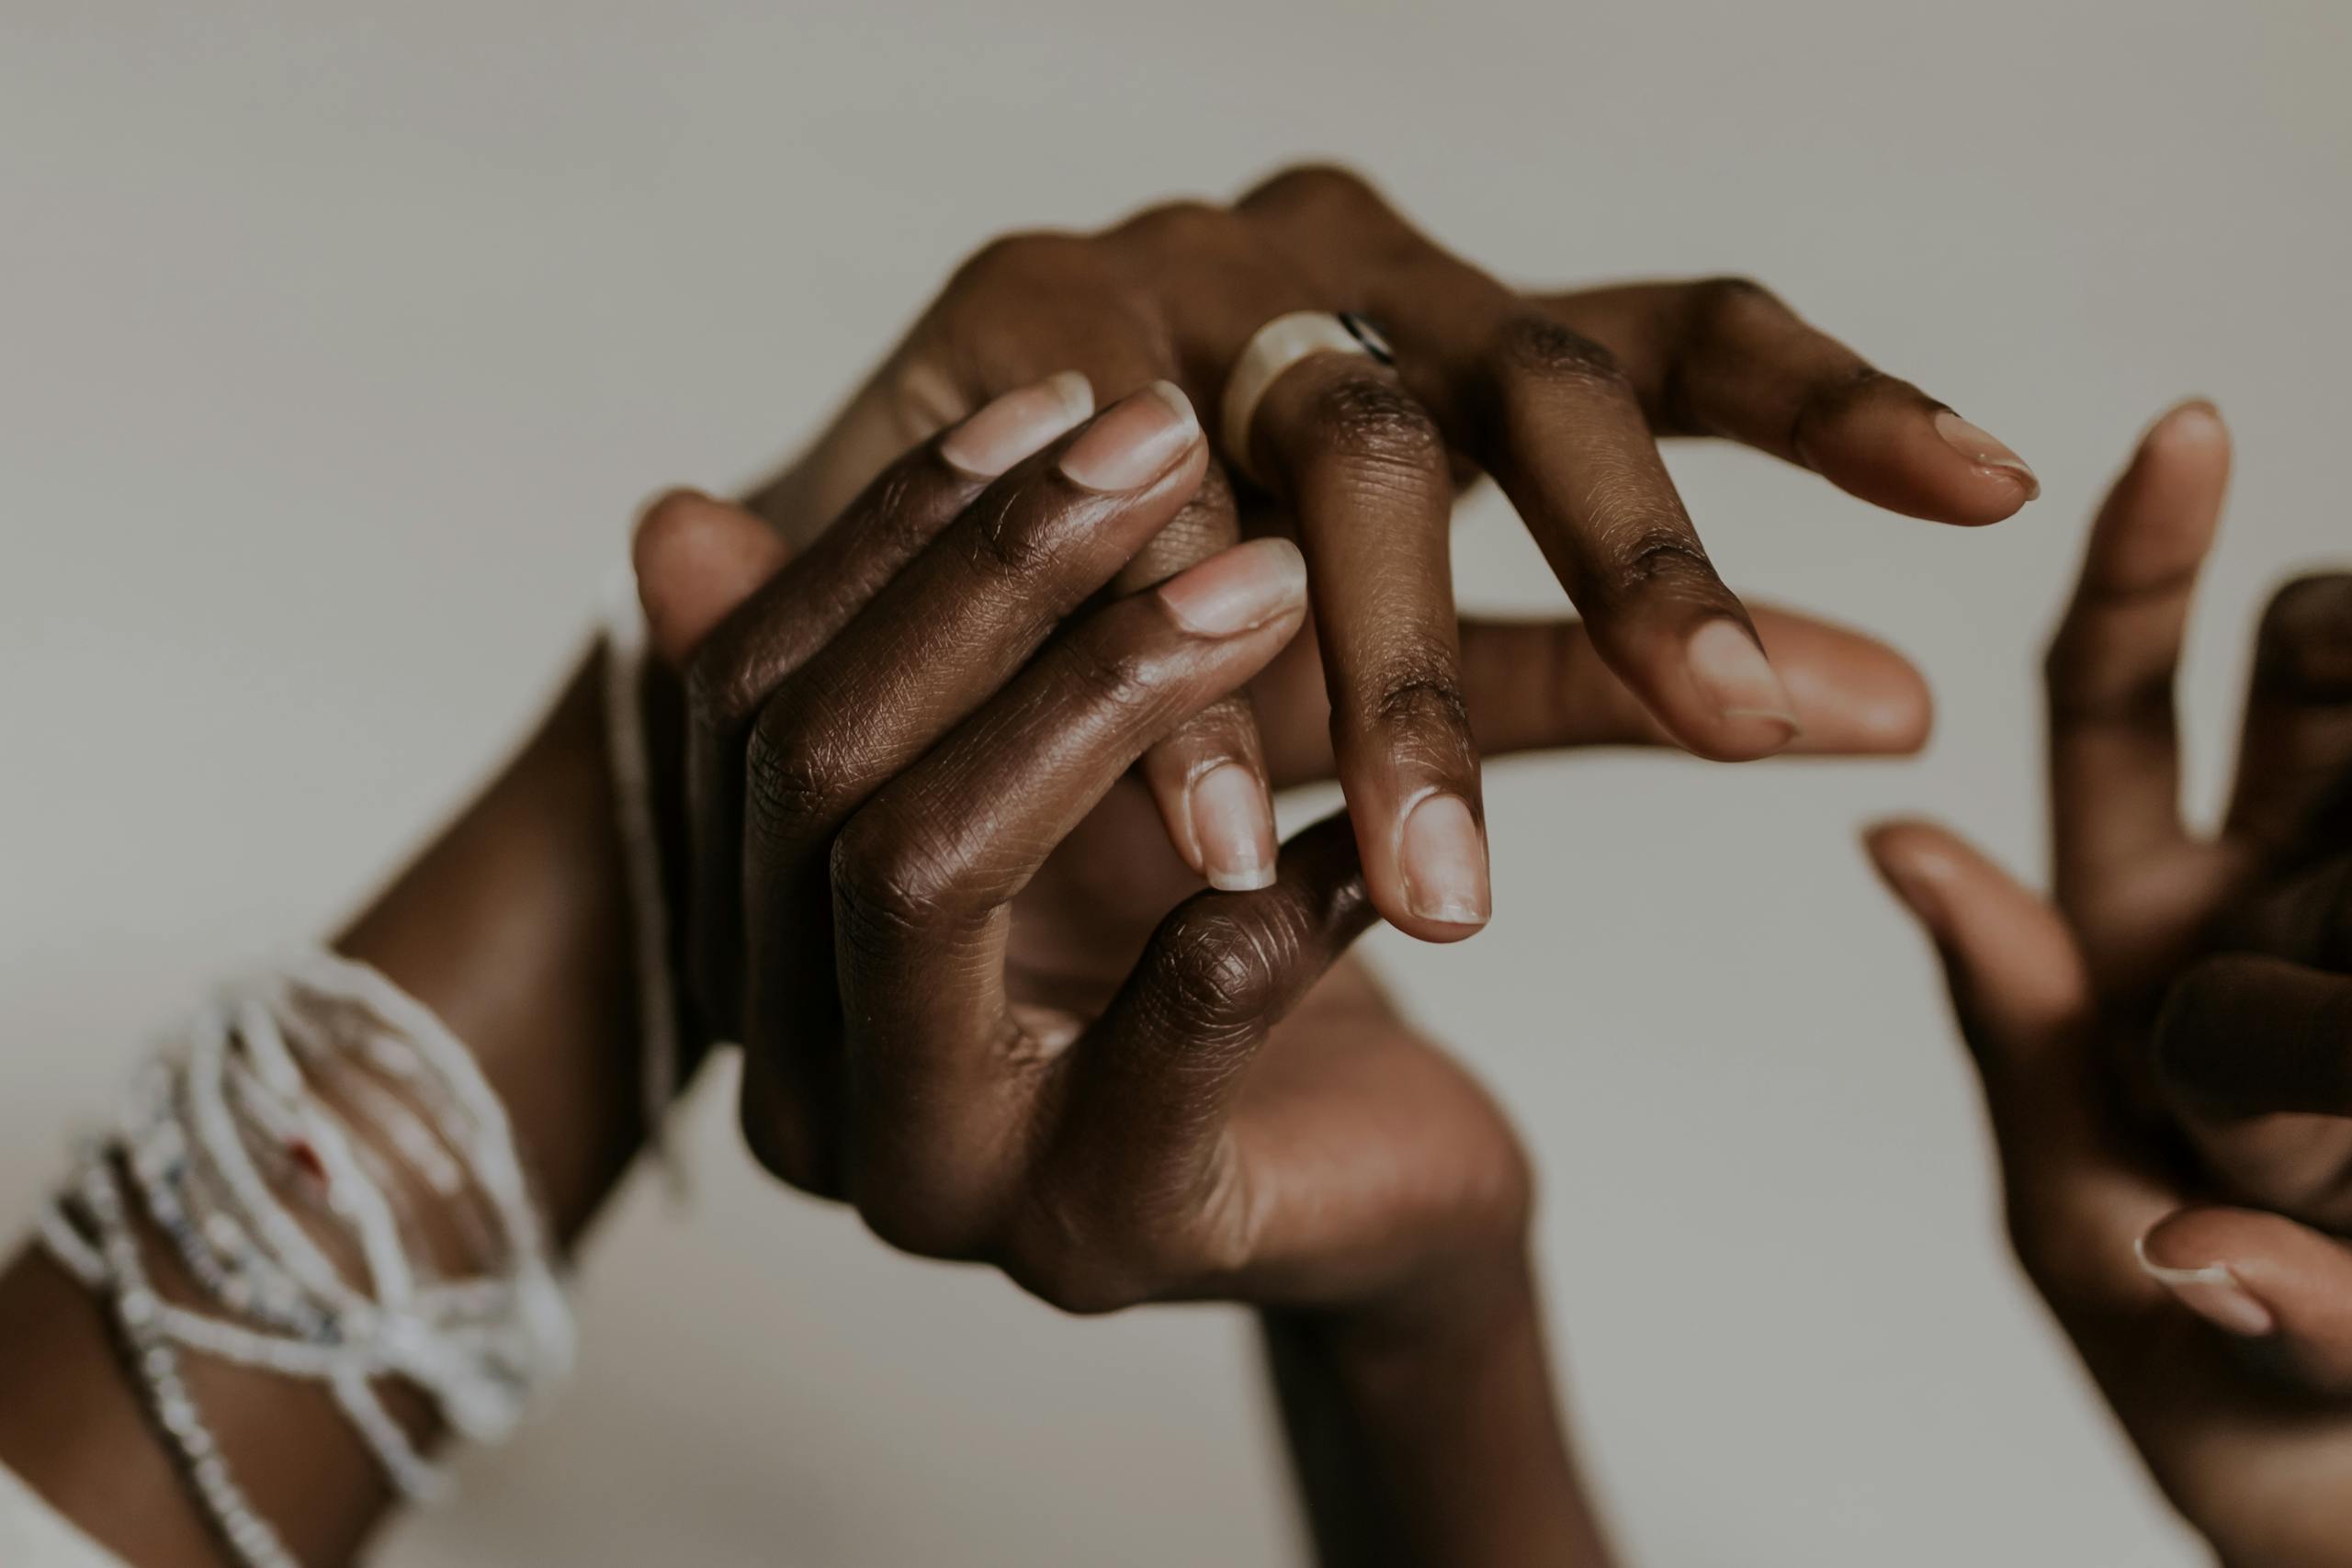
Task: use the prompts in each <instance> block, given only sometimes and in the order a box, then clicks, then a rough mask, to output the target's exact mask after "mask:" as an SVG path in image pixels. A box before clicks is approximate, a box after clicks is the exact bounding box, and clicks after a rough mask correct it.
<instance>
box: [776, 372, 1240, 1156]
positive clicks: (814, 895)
mask: <svg viewBox="0 0 2352 1568" xmlns="http://www.w3.org/2000/svg"><path fill="white" fill-rule="evenodd" d="M1205 461H1206V457H1205V447H1204V443H1203V441H1202V438H1201V433H1200V427H1199V423H1198V422H1197V421H1196V420H1194V419H1193V414H1192V410H1191V406H1190V404H1189V403H1187V402H1186V401H1185V400H1184V396H1183V394H1182V392H1180V391H1178V390H1177V389H1174V388H1173V387H1169V386H1165V385H1164V384H1163V385H1160V386H1158V387H1154V388H1150V389H1146V390H1144V391H1142V392H1138V393H1136V394H1134V395H1133V396H1131V397H1128V398H1125V399H1123V400H1120V401H1119V402H1118V403H1115V404H1114V405H1113V406H1112V407H1111V408H1109V409H1107V410H1105V411H1104V412H1103V413H1101V414H1099V415H1097V416H1095V418H1094V419H1093V420H1091V421H1090V422H1089V423H1087V424H1086V425H1085V426H1084V427H1082V428H1081V429H1080V431H1079V432H1078V433H1076V434H1073V435H1070V436H1068V437H1066V438H1064V439H1063V440H1061V441H1059V442H1057V443H1056V444H1055V445H1053V446H1049V447H1048V448H1047V449H1046V451H1044V452H1042V453H1040V454H1038V455H1037V456H1036V457H1033V458H1030V459H1029V460H1027V461H1026V462H1024V463H1023V464H1022V465H1021V466H1019V467H1018V468H1014V469H1013V470H1012V472H1011V473H1010V474H1008V475H1006V476H1005V477H1004V478H1003V479H1000V480H998V481H997V482H996V483H995V484H993V485H991V486H990V487H989V489H988V490H987V491H985V492H984V493H983V494H982V495H981V496H980V497H979V498H978V500H977V501H975V502H973V503H972V504H971V505H970V506H969V507H967V508H966V509H965V510H964V512H963V513H961V514H960V515H959V516H958V517H957V518H956V522H955V523H954V524H952V525H949V526H948V527H946V528H945V529H944V530H942V531H941V532H940V533H939V535H938V536H937V537H936V538H935V539H934V540H933V541H932V542H931V544H930V546H929V547H927V548H925V549H923V550H922V552H921V553H920V554H918V555H916V556H915V557H914V558H913V559H911V560H910V561H909V562H908V563H907V564H906V565H905V566H904V567H903V568H902V569H901V570H899V574H898V575H897V576H896V577H894V578H893V579H891V580H890V581H889V582H888V584H886V585H885V586H884V587H883V588H882V589H881V590H880V592H877V593H876V594H875V595H874V597H873V598H872V599H871V600H870V601H869V602H868V603H867V604H865V606H864V608H863V609H861V610H860V611H859V612H858V614H857V615H856V616H855V617H854V619H853V620H851V622H850V623H849V625H848V626H844V627H842V630H841V632H840V633H839V635H837V636H835V637H833V638H832V639H831V641H830V642H828V643H826V644H825V646H824V647H823V648H821V649H819V650H817V651H816V652H814V653H812V654H811V655H809V657H808V658H807V659H805V660H802V662H801V663H800V666H799V668H798V669H797V671H795V672H794V677H793V679H792V680H790V681H789V682H786V683H785V684H784V685H783V686H782V687H781V688H780V689H779V690H778V691H777V692H776V694H775V696H774V697H772V698H771V699H770V700H769V701H768V702H767V704H766V705H764V706H763V708H762V709H761V710H760V713H759V716H758V719H757V722H756V723H755V724H754V725H753V727H752V734H751V739H750V741H749V743H748V745H747V746H746V748H745V750H744V756H743V774H744V781H745V783H744V788H745V798H746V809H745V815H744V831H743V835H742V840H741V849H740V853H741V866H742V878H743V884H742V885H743V901H744V908H745V911H746V919H745V940H744V952H745V953H746V955H747V960H748V967H747V970H746V973H745V976H744V989H745V1012H746V1015H747V1020H748V1021H747V1025H746V1030H745V1033H746V1036H747V1039H746V1043H747V1044H749V1045H751V1046H752V1053H751V1056H750V1061H751V1063H752V1064H755V1065H756V1066H757V1067H758V1070H759V1071H761V1072H763V1073H774V1074H775V1075H777V1076H778V1078H779V1079H780V1080H781V1082H780V1084H779V1085H778V1086H776V1087H775V1089H773V1090H772V1091H771V1090H763V1092H770V1093H771V1095H772V1098H778V1099H787V1100H802V1101H806V1102H809V1103H815V1104H819V1105H823V1104H828V1103H830V1100H831V1095H832V1092H833V1089H834V1086H835V1082H836V1078H837V1066H838V1063H837V1059H836V1045H837V1043H838V1040H839V1030H838V1025H837V1021H836V1020H837V1012H836V1008H835V999H834V983H835V973H834V959H833V947H832V943H831V941H830V932H831V908H832V903H833V897H832V888H831V882H830V879H829V877H828V874H827V860H826V856H827V851H828V848H829V846H830V845H831V840H832V837H833V835H834V833H835V832H836V831H837V830H838V829H840V828H841V826H842V824H843V823H844V822H846V821H848V820H849V818H850V817H851V815H852V814H853V813H854V812H855V811H856V810H857V808H858V807H860V806H861V805H863V804H864V803H865V800H866V799H867V798H868V797H870V796H871V795H873V794H874V793H875V792H876V790H877V789H879V788H880V787H881V786H882V785H883V784H885V783H887V782H888V780H889V779H891V778H892V777H894V776H895V775H897V774H898V773H900V772H901V771H902V770H904V769H905V768H907V767H908V766H909V765H910V764H911V763H912V762H913V761H915V759H916V758H918V757H920V756H922V754H923V752H925V751H927V750H930V749H931V747H932V746H933V745H934V744H935V743H936V742H937V741H938V740H939V739H940V738H941V737H942V736H943V735H944V734H946V733H947V732H948V731H949V730H951V729H952V728H955V727H956V725H957V724H959V723H961V722H962V721H963V720H964V719H965V718H966V717H967V716H968V715H969V714H971V713H972V712H973V711H974V710H976V709H977V708H978V707H979V706H980V705H982V704H983V703H984V702H986V701H987V700H988V699H989V697H991V696H993V695H994V694H995V693H996V692H997V691H998V690H999V689H1000V688H1001V687H1002V686H1003V684H1004V683H1005V682H1007V681H1008V680H1010V679H1011V678H1012V674H1013V673H1014V672H1015V671H1017V670H1019V669H1020V668H1021V666H1022V665H1023V663H1025V662H1026V661H1027V660H1028V659H1029V658H1030V656H1031V655H1032V654H1034V653H1035V651H1036V649H1038V647H1039V646H1040V645H1042V644H1043V643H1044V642H1045V641H1046V637H1048V636H1049V635H1051V634H1052V632H1053V631H1054V630H1055V629H1056V628H1057V626H1059V625H1060V624H1061V622H1062V621H1063V620H1064V618H1066V617H1067V616H1068V615H1070V613H1071V612H1073V611H1074V610H1076V609H1077V608H1078V607H1079V605H1080V604H1081V603H1082V602H1083V601H1084V600H1086V599H1087V598H1088V597H1089V596H1090V595H1091V594H1093V593H1094V592H1097V591H1099V590H1100V589H1101V588H1102V587H1103V584H1104V583H1106V582H1107V581H1110V579H1111V577H1112V575H1113V574H1114V572H1116V571H1117V570H1119V568H1120V567H1121V566H1122V565H1124V564H1125V562H1126V560H1127V559H1128V558H1130V557H1131V556H1132V555H1133V554H1134V552H1135V550H1136V548H1137V547H1140V546H1141V545H1142V543H1143V541H1144V540H1145V539H1147V538H1148V537H1150V536H1151V535H1152V533H1153V532H1154V531H1156V530H1157V529H1158V528H1159V527H1160V526H1161V525H1164V524H1166V523H1167V521H1168V520H1169V519H1170V517H1171V516H1173V515H1174V514H1175V513H1176V512H1177V511H1178V510H1179V509H1180V508H1181V507H1182V505H1183V504H1184V503H1185V502H1186V501H1187V500H1188V499H1189V498H1190V497H1191V495H1192V493H1193V490H1194V489H1195V487H1196V486H1197V485H1198V484H1199V482H1200V478H1201V473H1202V470H1203V467H1204V463H1205ZM751 1071H752V1068H751V1067H750V1066H747V1069H746V1074H747V1090H746V1103H747V1105H748V1103H749V1100H750V1097H751V1092H752V1091H751V1089H750V1088H749V1075H750V1073H751ZM812 1135H813V1136H817V1137H820V1138H829V1137H830V1135H831V1129H830V1128H829V1127H825V1126H820V1127H819V1128H817V1129H816V1130H815V1132H814V1133H813V1134H812ZM754 1152H755V1153H758V1154H759V1155H760V1156H761V1157H762V1158H763V1161H766V1162H769V1163H770V1164H771V1167H772V1168H776V1167H779V1166H781V1167H788V1168H778V1169H777V1174H779V1175H783V1176H785V1177H786V1179H788V1180H793V1181H795V1182H796V1184H800V1185H809V1184H812V1183H817V1182H821V1181H825V1180H827V1179H828V1175H827V1173H828V1168H829V1166H830V1150H829V1149H828V1148H825V1147H822V1146H820V1147H814V1148H801V1149H797V1150H796V1149H786V1148H784V1147H781V1146H776V1145H770V1146H767V1147H764V1148H755V1151H754Z"/></svg>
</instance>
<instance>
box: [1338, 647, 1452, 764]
mask: <svg viewBox="0 0 2352 1568" xmlns="http://www.w3.org/2000/svg"><path fill="white" fill-rule="evenodd" d="M1362 701H1363V706H1362V707H1361V708H1360V709H1359V710H1358V711H1356V712H1355V713H1353V714H1352V715H1351V723H1349V724H1347V725H1345V726H1344V727H1343V730H1344V735H1345V739H1351V740H1352V739H1361V738H1364V737H1378V738H1380V743H1381V744H1382V745H1383V746H1384V747H1385V748H1386V749H1387V750H1389V752H1390V754H1391V755H1392V756H1393V757H1394V759H1395V761H1397V763H1398V764H1399V765H1400V766H1402V765H1410V766H1413V767H1416V768H1419V769H1424V770H1426V769H1430V768H1434V769H1437V770H1439V771H1441V772H1443V773H1449V774H1451V773H1458V772H1461V771H1464V770H1466V769H1469V768H1473V767H1475V766H1476V750H1475V748H1474V747H1473V746H1472V745H1471V742H1470V739H1469V737H1470V699H1469V697H1468V695H1467V694H1465V693H1464V691H1463V689H1462V679H1461V672H1460V670H1459V668H1458V665H1457V662H1456V660H1453V658H1451V657H1450V656H1449V655H1447V654H1446V653H1445V652H1443V651H1442V650H1440V649H1398V650H1396V651H1395V652H1393V653H1392V654H1391V655H1390V656H1389V657H1388V658H1387V659H1386V660H1383V661H1382V662H1381V663H1380V664H1379V665H1378V666H1377V667H1376V668H1375V669H1374V671H1372V678H1371V680H1370V681H1369V682H1367V683H1366V685H1365V688H1364V694H1363V699H1362Z"/></svg>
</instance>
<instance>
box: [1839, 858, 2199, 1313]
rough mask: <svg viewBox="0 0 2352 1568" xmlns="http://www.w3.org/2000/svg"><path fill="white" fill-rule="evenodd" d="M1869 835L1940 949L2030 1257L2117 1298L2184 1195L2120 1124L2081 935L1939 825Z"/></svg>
mask: <svg viewBox="0 0 2352 1568" xmlns="http://www.w3.org/2000/svg"><path fill="white" fill-rule="evenodd" d="M1865 841H1866V844H1867V846H1868V848H1869V851H1870V854H1871V861H1872V862H1873V863H1875V864H1876V865H1877V867H1878V870H1879V874H1881V875H1882V876H1883V877H1884V878H1885V880H1886V883H1887V885H1888V886H1889V887H1891V888H1892V889H1893V890H1894V894H1895V896H1896V897H1898V898H1900V899H1901V900H1902V901H1903V903H1904V905H1905V907H1906V908H1909V909H1910V911H1911V912H1912V914H1913V915H1914V916H1915V917H1916V918H1917V919H1918V921H1919V923H1920V925H1921V926H1922V927H1923V928H1924V929H1925V930H1926V931H1927V932H1928V937H1929V938H1930V939H1931V940H1932V941H1933V942H1934V943H1935V945H1936V950H1937V952H1938V953H1939V955H1940V957H1941V958H1942V961H1943V967H1944V976H1945V979H1946V980H1947V982H1948V983H1949V984H1950V987H1951V997H1952V1008H1953V1010H1954V1012H1955V1013H1956V1014H1957V1015H1958V1017H1959V1020H1960V1025H1961V1032H1962V1036H1963V1037H1964V1038H1965V1039H1966V1040H1967V1042H1968V1044H1969V1050H1970V1054H1971V1055H1972V1056H1973V1059H1974V1061H1975V1063H1976V1066H1977V1071H1978V1074H1979V1076H1980V1077H1981V1078H1982V1080H1983V1082H1984V1087H1985V1107H1986V1110H1987V1111H1988V1112H1989V1113H1990V1116H1991V1119H1992V1122H1993V1134H1994V1139H1995V1142H1996V1144H1997V1145H1998V1146H1999V1149H2000V1156H2001V1166H2002V1170H2003V1173H2004V1182H2005V1185H2006V1187H2007V1195H2008V1199H2007V1201H2008V1213H2009V1219H2010V1230H2011V1234H2012V1236H2013V1239H2014V1240H2015V1241H2016V1243H2017V1247H2018V1255H2019V1257H2020V1258H2022V1259H2023V1260H2024V1262H2025V1264H2026V1267H2027V1269H2029V1271H2030V1272H2031V1273H2032V1274H2033V1276H2034V1278H2035V1280H2036V1281H2037V1282H2038V1283H2040V1284H2041V1287H2042V1289H2043V1290H2044V1291H2045V1292H2050V1293H2051V1294H2052V1297H2053V1299H2062V1300H2066V1301H2070V1302H2087V1301H2091V1300H2101V1299H2109V1298H2111V1297H2112V1296H2113V1295H2114V1294H2115V1292H2116V1291H2117V1289H2118V1281H2119V1280H2129V1279H2130V1277H2131V1270H2130V1265H2129V1262H2128V1260H2127V1259H2126V1258H2124V1256H2123V1254H2124V1249H2125V1248H2126V1247H2128V1246H2129V1242H2130V1238H2131V1237H2132V1236H2134V1235H2138V1234H2139V1233H2140V1232H2141V1231H2142V1230H2144V1229H2145V1228H2146V1227H2147V1226H2148V1225H2149V1224H2153V1223H2154V1220H2155V1218H2156V1217H2157V1215H2158V1214H2160V1213H2162V1212H2163V1210H2164V1208H2165V1206H2166V1205H2167V1204H2168V1203H2169V1202H2171V1201H2174V1200H2173V1198H2172V1195H2171V1194H2170V1192H2169V1191H2168V1190H2167V1189H2166V1188H2165V1186H2164V1184H2163V1183H2162V1182H2160V1181H2158V1180H2156V1179H2154V1177H2153V1176H2152V1175H2151V1174H2150V1173H2149V1171H2148V1170H2147V1168H2145V1166H2144V1165H2143V1162H2142V1161H2141V1159H2140V1158H2139V1157H2138V1156H2136V1155H2135V1153H2134V1152H2133V1151H2131V1149H2129V1148H2128V1147H2127V1146H2126V1145H2124V1143H2123V1141H2122V1138H2121V1136H2120V1131H2119V1129H2118V1128H2117V1126H2116V1125H2115V1118H2114V1115H2113V1112H2112V1110H2111V1100H2110V1097H2109V1092H2108V1090H2107V1089H2106V1087H2105V1085H2104V1083H2103V1081H2102V1080H2101V1078H2100V1077H2099V1064H2098V1058H2097V1056H2096V1055H2095V1053H2094V1050H2093V1042H2092V1038H2091V1029H2090V1021H2091V1018H2092V1012H2093V997H2092V993H2091V986H2090V978H2089V976H2088V974H2087V972H2086V968H2085V965H2084V961H2083V957H2082V954H2081V953H2080V952H2079V951H2078V950H2077V948H2076V946H2075V940H2074V937H2073V935H2072V933H2071V932H2069V931H2068V930H2067V928H2066V925H2065V922H2064V920H2063V919H2060V918H2059V916H2058V912H2057V911H2056V910H2055V909H2053V908H2051V907H2050V906H2049V905H2048V904H2047V903H2045V902H2043V901H2042V900H2041V899H2040V898H2038V897H2035V896H2034V895H2033V894H2031V893H2030V892H2028V891H2027V890H2026V889H2025V888H2023V887H2021V886H2018V883H2017V882H2016V881H2015V880H2013V879H2012V878H2011V877H2010V876H2009V875H2008V874H2007V873H2006V872H2004V871H2002V870H2001V869H2000V868H1999V867H1998V866H1996V865H1995V864H1994V863H1992V862H1991V861H1989V860H1987V859H1985V857H1984V856H1983V855H1982V854H1979V853H1978V852H1976V851H1975V850H1973V849H1972V848H1970V847H1969V846H1968V845H1967V844H1965V843H1963V842H1962V841H1961V840H1959V839H1957V838H1955V837H1954V836H1953V835H1952V834H1951V833H1949V832H1947V831H1945V830H1944V829H1941V828H1938V827H1934V826H1932V825H1929V824H1927V823H1922V822H1894V823H1886V824H1883V825H1881V826H1879V827H1877V828H1874V829H1871V831H1870V833H1869V835H1868V836H1867V839H1866V840H1865Z"/></svg>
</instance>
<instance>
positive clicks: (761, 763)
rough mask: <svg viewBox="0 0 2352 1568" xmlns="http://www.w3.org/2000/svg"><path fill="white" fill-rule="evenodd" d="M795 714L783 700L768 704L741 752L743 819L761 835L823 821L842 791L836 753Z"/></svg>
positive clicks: (818, 731) (816, 728) (811, 724)
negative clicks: (744, 815) (742, 752)
mask: <svg viewBox="0 0 2352 1568" xmlns="http://www.w3.org/2000/svg"><path fill="white" fill-rule="evenodd" d="M798 710H799V705H798V704H797V703H793V702H789V701H786V700H783V699H778V700H777V701H775V702H771V703H770V704H768V705H767V706H766V707H764V708H763V709H761V710H760V716H759V720H758V722H757V723H755V724H754V725H753V726H752V737H751V741H750V743H749V745H748V746H747V747H746V748H745V750H744V758H743V791H744V801H745V804H746V806H747V807H748V810H747V812H746V817H747V820H748V821H749V822H751V823H752V824H755V825H757V826H758V828H759V829H761V830H763V831H767V832H771V833H773V832H775V831H777V830H780V829H789V828H791V827H793V826H797V825H798V824H801V823H806V822H810V821H821V820H823V819H824V818H825V817H826V815H827V814H828V812H829V810H830V809H831V805H832V802H833V801H834V800H835V799H836V798H837V797H838V795H839V793H840V790H841V787H842V785H841V778H842V759H841V758H840V757H839V756H838V755H837V748H835V747H834V746H833V745H832V744H831V742H830V741H829V740H827V739H824V736H823V729H822V727H821V726H820V725H819V724H818V723H816V722H814V721H813V720H811V719H809V717H807V716H804V715H802V714H801V713H800V712H799V711H798Z"/></svg>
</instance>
